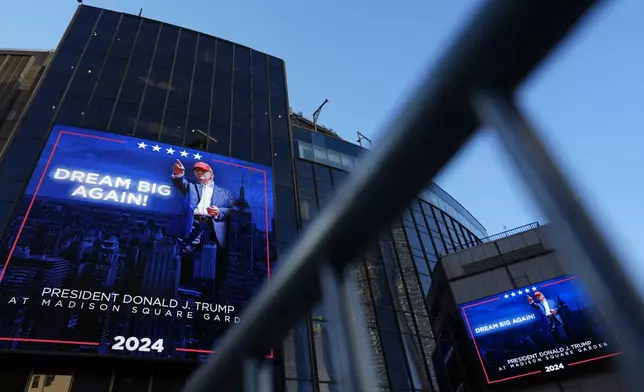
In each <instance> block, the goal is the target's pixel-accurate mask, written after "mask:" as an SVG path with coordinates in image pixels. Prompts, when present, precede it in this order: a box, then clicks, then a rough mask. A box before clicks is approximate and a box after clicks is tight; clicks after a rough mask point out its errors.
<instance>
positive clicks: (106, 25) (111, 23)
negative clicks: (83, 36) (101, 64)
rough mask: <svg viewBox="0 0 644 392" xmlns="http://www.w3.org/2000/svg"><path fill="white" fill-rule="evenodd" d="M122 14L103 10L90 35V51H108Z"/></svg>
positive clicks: (88, 48)
mask: <svg viewBox="0 0 644 392" xmlns="http://www.w3.org/2000/svg"><path fill="white" fill-rule="evenodd" d="M120 16H121V15H120V14H119V13H116V12H103V13H102V14H101V18H100V19H99V20H98V23H97V24H96V28H95V29H94V31H93V32H92V35H91V36H90V41H89V46H88V47H87V50H88V51H91V52H101V53H107V51H108V49H109V48H110V44H111V43H112V37H114V32H115V31H116V26H117V25H118V23H119V19H120Z"/></svg>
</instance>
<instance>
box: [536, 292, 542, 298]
mask: <svg viewBox="0 0 644 392" xmlns="http://www.w3.org/2000/svg"><path fill="white" fill-rule="evenodd" d="M540 295H541V296H542V295H543V294H542V293H541V291H535V292H534V296H535V297H538V296H540Z"/></svg>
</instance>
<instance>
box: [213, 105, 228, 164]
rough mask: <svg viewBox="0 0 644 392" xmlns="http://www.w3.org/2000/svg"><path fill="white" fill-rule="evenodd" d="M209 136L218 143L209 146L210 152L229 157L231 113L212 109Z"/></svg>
mask: <svg viewBox="0 0 644 392" xmlns="http://www.w3.org/2000/svg"><path fill="white" fill-rule="evenodd" d="M211 116H212V117H211V121H210V131H209V134H210V136H211V137H213V138H214V139H215V140H217V142H216V143H209V144H208V151H210V152H214V153H215V154H221V155H228V145H229V143H230V112H229V111H228V110H216V108H212V112H211Z"/></svg>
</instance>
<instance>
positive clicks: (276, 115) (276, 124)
mask: <svg viewBox="0 0 644 392" xmlns="http://www.w3.org/2000/svg"><path fill="white" fill-rule="evenodd" d="M287 121H288V117H287V114H286V98H284V97H279V96H274V95H271V124H272V130H273V137H277V138H281V139H288V138H289V137H288V122H287Z"/></svg>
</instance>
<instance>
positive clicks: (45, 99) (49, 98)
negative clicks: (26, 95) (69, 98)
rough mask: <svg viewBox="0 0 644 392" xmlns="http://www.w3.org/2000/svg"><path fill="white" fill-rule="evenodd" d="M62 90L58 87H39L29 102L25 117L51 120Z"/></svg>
mask: <svg viewBox="0 0 644 392" xmlns="http://www.w3.org/2000/svg"><path fill="white" fill-rule="evenodd" d="M63 92H64V91H63V90H60V89H51V88H41V89H40V91H39V92H38V94H37V95H36V98H35V99H34V101H33V103H32V104H31V109H30V110H29V114H28V115H27V119H29V120H32V121H34V120H37V121H43V122H49V121H51V118H52V116H53V115H54V112H55V111H56V109H57V108H58V105H59V103H60V99H61V98H62V97H63Z"/></svg>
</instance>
